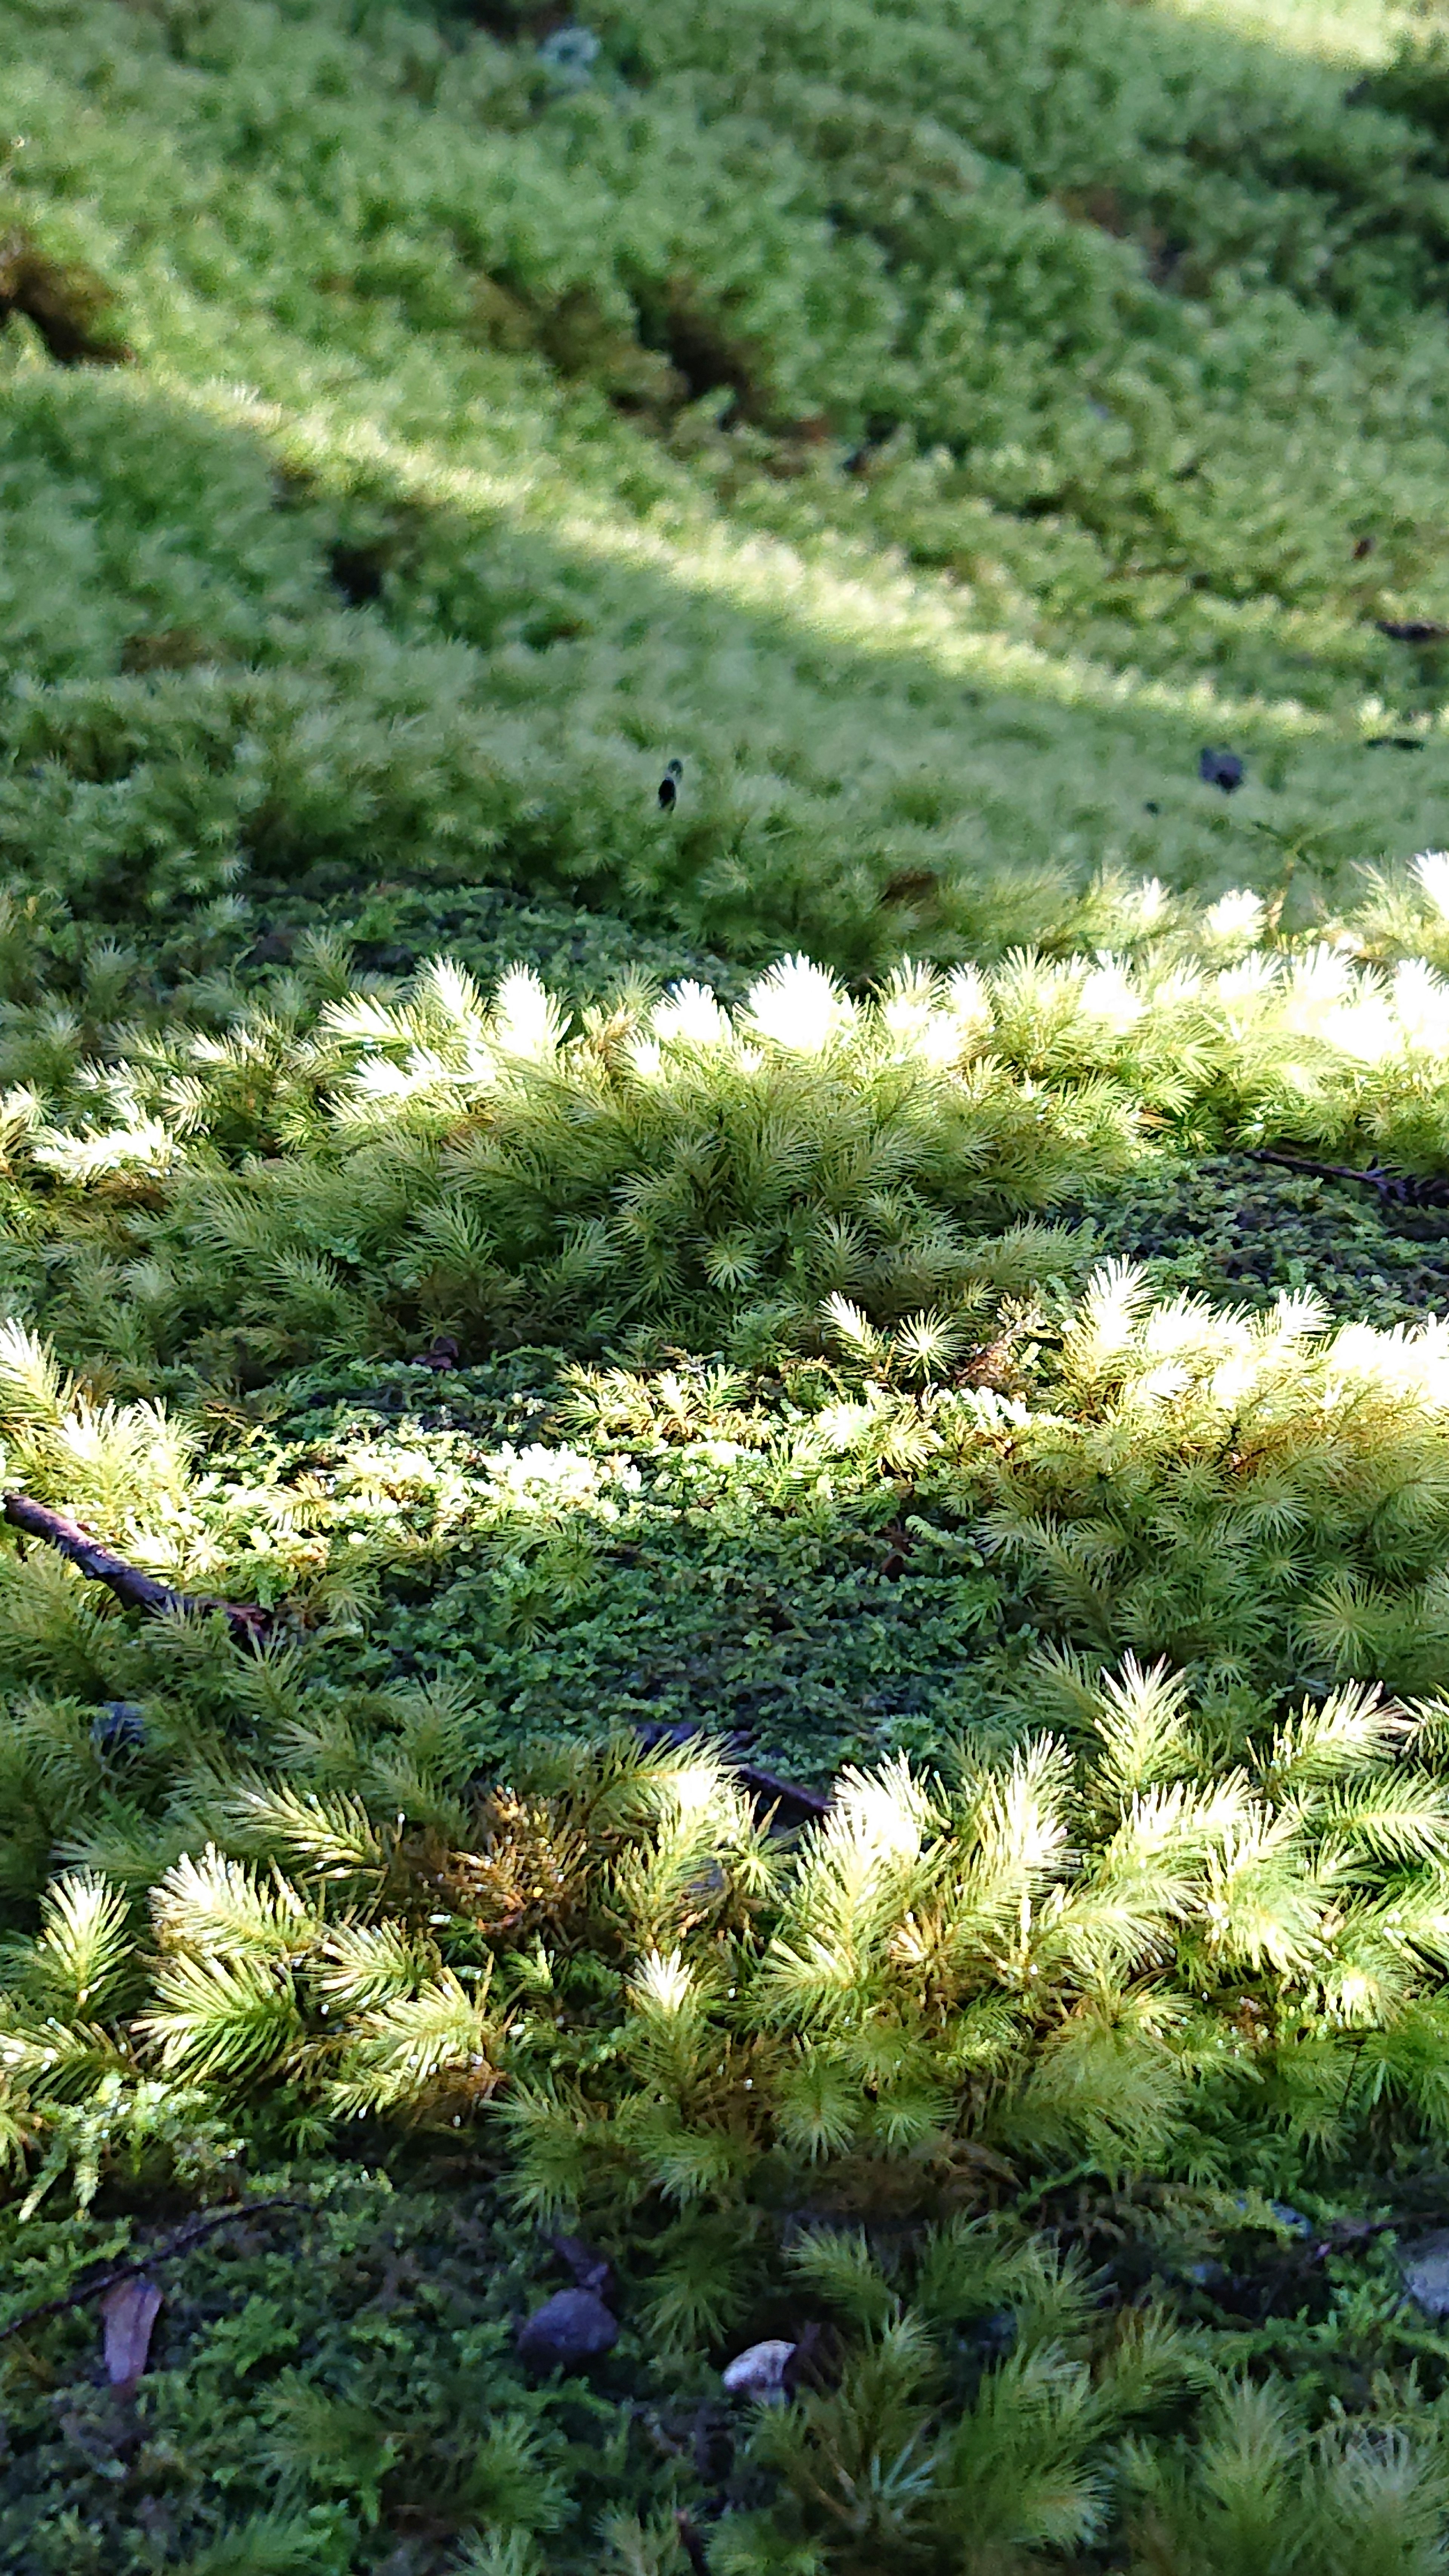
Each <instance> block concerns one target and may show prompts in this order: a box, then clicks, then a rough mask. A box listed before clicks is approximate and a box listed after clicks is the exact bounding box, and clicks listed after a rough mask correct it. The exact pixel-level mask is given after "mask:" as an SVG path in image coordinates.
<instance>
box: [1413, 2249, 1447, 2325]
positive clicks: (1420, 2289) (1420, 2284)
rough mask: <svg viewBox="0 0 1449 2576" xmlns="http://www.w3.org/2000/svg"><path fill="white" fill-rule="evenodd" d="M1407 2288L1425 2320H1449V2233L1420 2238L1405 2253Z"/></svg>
mask: <svg viewBox="0 0 1449 2576" xmlns="http://www.w3.org/2000/svg"><path fill="white" fill-rule="evenodd" d="M1403 2272H1404V2287H1405V2289H1406V2290H1407V2291H1408V2294H1409V2296H1410V2298H1411V2299H1412V2300H1413V2301H1414V2303H1415V2305H1416V2306H1417V2307H1420V2308H1422V2309H1423V2311H1424V2314H1425V2316H1426V2317H1449V2233H1446V2232H1444V2231H1443V2230H1442V2229H1441V2231H1440V2232H1439V2234H1438V2235H1437V2236H1421V2237H1420V2239H1419V2242H1418V2244H1417V2245H1406V2246H1405V2248H1404V2253H1403Z"/></svg>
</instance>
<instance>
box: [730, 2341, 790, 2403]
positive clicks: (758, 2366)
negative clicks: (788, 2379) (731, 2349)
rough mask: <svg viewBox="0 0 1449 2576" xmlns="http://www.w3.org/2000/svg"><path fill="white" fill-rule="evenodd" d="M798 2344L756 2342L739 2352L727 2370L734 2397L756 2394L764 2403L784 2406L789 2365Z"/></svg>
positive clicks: (731, 2394)
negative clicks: (786, 2370) (786, 2373)
mask: <svg viewBox="0 0 1449 2576" xmlns="http://www.w3.org/2000/svg"><path fill="white" fill-rule="evenodd" d="M794 2350H795V2346H794V2345H793V2344H792V2343H781V2342H779V2341H778V2340H773V2339H772V2340H771V2341H769V2342H766V2343H752V2344H750V2345H748V2346H747V2348H746V2349H745V2351H744V2352H737V2353H736V2354H735V2357H734V2360H733V2361H732V2362H729V2363H728V2364H727V2365H726V2368H725V2370H724V2373H723V2377H724V2384H725V2388H726V2391H727V2392H728V2394H729V2395H730V2396H731V2397H754V2398H757V2399H758V2400H759V2402H760V2404H761V2405H763V2406H783V2404H784V2402H785V2365H786V2363H787V2362H788V2361H789V2359H790V2356H791V2354H792V2353H793V2352H794Z"/></svg>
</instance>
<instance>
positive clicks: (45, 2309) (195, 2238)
mask: <svg viewBox="0 0 1449 2576" xmlns="http://www.w3.org/2000/svg"><path fill="white" fill-rule="evenodd" d="M312 2206H313V2204H312V2202H311V2201H310V2200H294V2199H288V2198H279V2199H276V2200H242V2201H238V2202H237V2204H236V2206H235V2208H233V2209H222V2210H213V2211H212V2212H211V2213H210V2214H209V2215H208V2216H207V2217H205V2218H193V2219H191V2220H190V2221H189V2222H188V2224H187V2225H186V2226H185V2227H179V2228H178V2229H177V2231H176V2233H175V2235H174V2236H168V2237H166V2238H165V2239H164V2240H163V2242H162V2243H161V2244H160V2245H153V2246H151V2247H149V2248H148V2250H147V2252H146V2253H145V2254H144V2255H143V2256H142V2258H141V2260H140V2261H139V2262H136V2263H113V2264H112V2265H111V2266H110V2268H109V2270H107V2271H105V2272H98V2273H97V2274H96V2277H95V2279H94V2280H93V2281H86V2282H84V2283H83V2284H82V2285H81V2286H80V2288H78V2289H74V2290H66V2291H63V2292H62V2294H61V2296H60V2297H59V2298H56V2299H44V2300H42V2302H41V2304H40V2306H39V2307H38V2308H26V2309H25V2310H24V2311H23V2313H22V2314H21V2315H20V2316H18V2317H12V2318H11V2320H10V2323H9V2325H8V2326H0V2343H8V2341H9V2339H10V2337H11V2335H17V2334H19V2333H20V2332H21V2330H22V2328H23V2327H25V2326H33V2325H38V2324H39V2323H40V2320H41V2318H42V2317H58V2316H60V2315H61V2314H62V2313H63V2312H64V2310H65V2309H67V2308H79V2307H83V2306H84V2305H85V2302H86V2300H87V2299H94V2298H96V2297H97V2296H98V2295H99V2293H100V2292H101V2291H102V2290H111V2289H114V2287H115V2285H116V2283H117V2282H118V2281H138V2280H140V2279H141V2278H142V2277H143V2275H144V2274H145V2273H147V2272H150V2271H152V2270H153V2269H154V2267H155V2266H156V2264H158V2263H167V2262H169V2261H170V2259H171V2257H172V2255H173V2254H184V2253H185V2251H186V2249H187V2247H188V2246H189V2245H196V2244H198V2243H199V2242H200V2240H201V2238H202V2237H203V2236H212V2235H214V2234H215V2232H216V2230H217V2228H219V2227H234V2226H235V2225H236V2224H237V2222H238V2220H239V2219H243V2218H257V2217H260V2215H261V2213H262V2211H263V2210H265V2209H310V2208H311V2207H312Z"/></svg>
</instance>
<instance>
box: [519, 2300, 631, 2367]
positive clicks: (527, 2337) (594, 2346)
mask: <svg viewBox="0 0 1449 2576" xmlns="http://www.w3.org/2000/svg"><path fill="white" fill-rule="evenodd" d="M618 2340H619V2320H618V2318H617V2317H615V2316H612V2315H611V2314H610V2312H609V2310H608V2309H607V2308H606V2307H605V2305H604V2302H603V2300H602V2299H600V2298H596V2297H595V2295H594V2292H593V2291H592V2290H559V2291H556V2292H555V2294H554V2296H553V2297H552V2298H551V2299H545V2301H544V2303H543V2306H542V2307H541V2308H536V2309H535V2310H534V2313H533V2315H532V2316H531V2317H528V2318H526V2319H525V2321H524V2323H523V2324H522V2325H521V2326H520V2327H519V2329H518V2353H519V2358H520V2360H521V2361H524V2362H526V2363H527V2364H528V2367H529V2369H530V2370H538V2371H544V2370H557V2369H560V2368H566V2367H568V2366H570V2365H573V2366H574V2367H577V2365H578V2364H579V2363H580V2362H589V2361H601V2360H602V2359H603V2356H604V2354H605V2353H606V2352H612V2351H613V2348H614V2346H615V2344H616V2343H617V2342H618Z"/></svg>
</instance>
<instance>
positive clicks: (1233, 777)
mask: <svg viewBox="0 0 1449 2576" xmlns="http://www.w3.org/2000/svg"><path fill="white" fill-rule="evenodd" d="M1197 774H1198V776H1199V778H1200V779H1201V780H1202V781H1203V783H1204V785H1205V786H1208V787H1220V788H1221V789H1222V791H1223V794H1224V795H1225V796H1231V794H1232V792H1233V790H1234V788H1235V787H1241V786H1242V783H1243V764H1242V762H1241V760H1240V759H1239V758H1238V755H1237V753H1236V752H1235V751H1200V752H1199V753H1198V759H1197Z"/></svg>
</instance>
